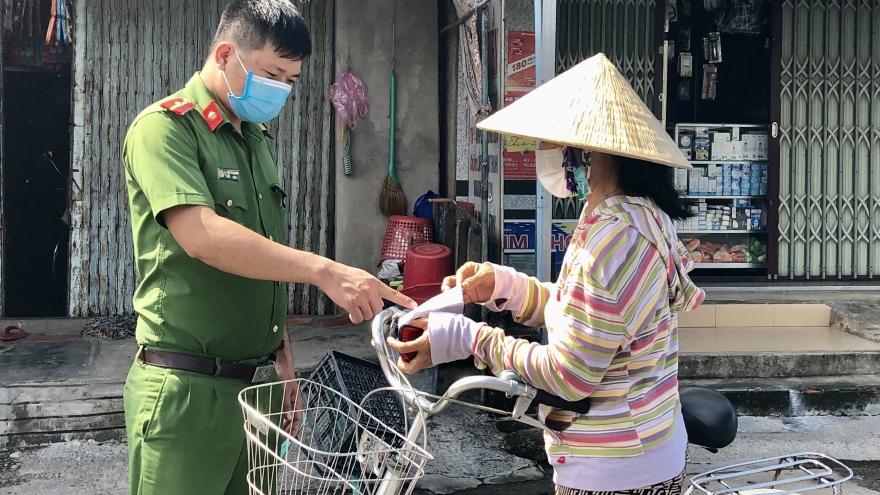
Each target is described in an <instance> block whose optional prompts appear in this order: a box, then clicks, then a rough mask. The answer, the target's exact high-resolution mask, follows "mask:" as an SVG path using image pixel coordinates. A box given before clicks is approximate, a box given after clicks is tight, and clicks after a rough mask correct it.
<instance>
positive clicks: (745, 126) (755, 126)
mask: <svg viewBox="0 0 880 495" xmlns="http://www.w3.org/2000/svg"><path fill="white" fill-rule="evenodd" d="M676 125H677V126H678V127H684V128H685V129H693V128H697V127H706V128H708V129H728V128H731V127H739V128H740V129H766V128H767V126H766V125H765V124H676Z"/></svg>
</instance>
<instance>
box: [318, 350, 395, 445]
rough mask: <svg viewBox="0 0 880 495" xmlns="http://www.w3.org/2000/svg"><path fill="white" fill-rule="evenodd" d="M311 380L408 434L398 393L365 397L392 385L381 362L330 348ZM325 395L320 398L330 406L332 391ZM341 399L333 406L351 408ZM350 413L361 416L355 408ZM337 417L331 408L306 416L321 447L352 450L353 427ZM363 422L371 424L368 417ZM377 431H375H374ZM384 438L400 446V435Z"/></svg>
mask: <svg viewBox="0 0 880 495" xmlns="http://www.w3.org/2000/svg"><path fill="white" fill-rule="evenodd" d="M309 380H310V381H312V382H316V383H319V384H321V385H324V386H325V387H328V388H331V389H333V390H336V391H337V392H339V393H340V394H342V395H343V396H345V397H347V398H348V399H350V400H351V401H352V402H354V403H355V404H361V405H362V407H363V408H364V409H365V410H366V411H367V412H369V413H370V414H372V415H373V416H374V417H375V418H376V419H378V420H379V421H381V422H383V423H385V425H387V426H388V427H389V428H392V429H393V430H394V431H396V432H398V433H400V434H401V435H404V436H405V435H406V425H407V421H406V415H405V412H404V408H403V403H402V402H401V400H400V396H399V394H398V393H397V392H394V391H382V392H377V393H375V394H372V395H370V398H369V399H367V400H366V401H365V402H364V398H365V397H366V396H367V395H368V394H369V393H370V392H372V391H373V390H376V389H378V388H384V387H388V386H389V384H388V380H387V379H386V378H385V374H384V373H383V372H382V368H381V366H379V365H378V364H376V363H371V362H369V361H365V360H363V359H359V358H356V357H354V356H349V355H347V354H343V353H341V352H337V351H328V352H327V355H326V356H324V358H323V359H322V360H321V362H320V363H318V366H317V367H316V368H315V370H314V371H313V372H312V374H311V375H310V376H309ZM310 392H311V393H307V394H305V396H306V397H309V396H312V397H316V395H315V393H316V392H317V391H310ZM326 395H327V397H322V398H321V399H320V400H321V403H322V404H323V405H329V404H327V402H328V401H329V400H332V399H331V398H330V394H326ZM340 402H342V401H341V400H339V399H338V397H337V400H336V403H334V404H332V406H334V407H336V408H342V407H349V408H351V406H350V404H348V403H340ZM351 409H353V408H351ZM347 413H348V415H349V416H350V417H352V418H358V413H357V412H356V411H354V410H349V411H347ZM337 419H338V418H336V415H335V414H330V413H329V411H327V412H325V413H323V414H322V413H321V412H320V411H318V412H314V413H312V414H309V415H307V417H306V421H308V422H309V423H310V426H311V428H312V429H313V432H314V434H315V441H316V442H318V443H319V444H320V446H321V448H322V450H326V451H329V452H349V451H351V449H352V448H353V447H354V443H355V442H356V441H357V439H355V438H353V434H354V426H353V425H352V424H351V423H349V422H345V421H337ZM361 424H362V425H363V426H364V427H369V421H368V420H367V418H364V419H363V420H362V421H361ZM370 429H373V428H370ZM374 433H376V432H375V431H374ZM383 436H385V435H383ZM385 437H386V438H385V440H386V441H387V442H389V443H390V444H392V445H393V446H398V444H399V443H401V442H400V441H399V438H397V437H393V436H385ZM389 437H391V438H389Z"/></svg>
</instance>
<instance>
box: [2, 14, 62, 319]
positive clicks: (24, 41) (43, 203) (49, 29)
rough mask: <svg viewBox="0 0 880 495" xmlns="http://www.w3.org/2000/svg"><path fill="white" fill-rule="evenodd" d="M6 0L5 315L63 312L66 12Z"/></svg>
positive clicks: (3, 148) (3, 151) (3, 177)
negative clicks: (7, 7) (7, 8)
mask: <svg viewBox="0 0 880 495" xmlns="http://www.w3.org/2000/svg"><path fill="white" fill-rule="evenodd" d="M7 5H8V6H9V10H7V11H6V12H5V16H3V18H4V20H5V22H3V39H2V52H3V57H2V69H3V70H2V107H0V108H2V112H0V116H2V126H0V127H2V133H0V134H2V157H3V160H2V167H0V177H2V186H3V190H2V203H3V208H2V225H3V229H2V234H3V242H2V243H0V259H2V268H3V269H2V272H0V273H2V275H3V276H2V283H3V286H4V288H5V294H6V297H5V305H4V306H5V315H6V316H9V317H20V316H64V315H65V313H66V309H67V269H68V260H67V253H68V251H67V244H68V238H69V225H68V220H69V215H68V212H67V197H68V186H69V183H70V181H69V174H68V171H69V168H70V134H69V132H70V130H69V126H70V108H71V99H70V95H71V93H70V89H71V84H70V82H71V54H72V50H71V44H70V36H71V32H72V27H71V26H70V25H69V24H68V19H70V14H71V12H70V9H69V7H66V3H65V2H63V1H57V0H52V1H44V2H34V1H25V2H15V3H14V4H13V3H12V2H7Z"/></svg>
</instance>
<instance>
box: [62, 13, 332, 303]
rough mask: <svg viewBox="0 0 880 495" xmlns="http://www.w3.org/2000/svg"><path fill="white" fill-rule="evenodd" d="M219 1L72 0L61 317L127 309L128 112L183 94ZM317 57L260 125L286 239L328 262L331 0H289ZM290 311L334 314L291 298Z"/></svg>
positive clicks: (314, 299)
mask: <svg viewBox="0 0 880 495" xmlns="http://www.w3.org/2000/svg"><path fill="white" fill-rule="evenodd" d="M225 3H226V2H225V0H200V1H199V2H187V1H185V0H154V1H150V2H142V1H136V0H90V1H88V2H76V3H75V7H76V33H75V37H74V39H75V47H74V64H75V65H74V74H73V79H74V87H73V99H74V101H73V121H74V127H73V136H72V151H73V153H72V167H71V168H72V169H73V181H74V184H73V186H72V190H71V223H72V225H71V229H72V232H71V244H70V254H71V256H70V303H69V314H70V315H71V316H90V315H108V314H130V313H132V312H133V308H132V303H131V298H132V294H133V293H134V289H135V287H136V284H137V277H136V274H135V268H134V265H133V256H134V255H133V248H132V242H131V226H130V221H129V214H128V196H127V193H126V189H125V175H124V170H123V167H122V164H121V147H122V143H123V139H124V137H125V132H126V130H127V128H128V124H129V123H130V122H131V121H132V119H133V118H134V117H135V116H136V115H137V113H138V112H139V111H140V110H141V109H143V108H144V107H146V106H148V105H149V104H150V103H152V102H153V101H156V100H158V99H160V98H162V97H164V96H166V95H168V94H171V93H173V92H174V91H176V90H178V89H179V88H181V87H182V86H183V85H184V84H185V83H186V81H187V80H188V79H189V78H190V77H192V75H193V73H195V71H197V70H199V69H200V68H201V66H202V64H203V62H204V59H205V57H206V55H207V51H208V47H209V45H210V42H211V39H212V38H213V35H214V31H215V29H216V26H217V22H218V20H219V18H220V13H221V11H222V9H223V6H224V5H225ZM297 5H298V7H299V8H300V9H301V10H302V11H303V14H304V15H305V16H306V18H307V19H308V20H309V24H310V27H311V29H312V37H313V42H314V44H315V48H316V50H315V54H314V55H313V57H312V58H311V59H310V60H309V61H308V62H307V63H306V64H305V68H304V73H303V78H302V80H301V82H300V83H298V84H297V85H296V92H295V95H294V97H293V98H294V99H293V100H292V101H291V102H289V103H288V105H287V106H286V107H285V110H284V112H283V113H282V115H281V117H279V119H278V120H277V121H276V122H273V123H271V124H270V127H271V128H272V133H273V135H274V136H275V150H274V152H275V155H276V156H277V158H278V165H279V171H280V174H281V178H282V184H283V185H284V187H285V189H286V190H287V191H288V194H289V195H290V196H289V201H288V208H289V209H290V213H289V218H290V223H289V230H290V232H291V233H290V236H289V238H290V242H291V243H292V245H293V246H295V247H297V248H300V249H307V250H310V251H313V252H317V253H319V254H322V255H327V256H332V255H333V239H332V235H333V234H332V233H333V229H332V225H333V210H334V208H333V201H334V198H333V196H332V194H331V190H332V187H333V183H332V174H331V173H330V170H328V168H330V167H332V163H333V162H332V160H331V159H330V149H331V146H330V143H331V141H330V139H331V136H332V124H330V122H331V121H330V115H331V113H330V108H331V107H332V106H331V104H330V102H329V100H328V99H327V98H326V94H327V89H328V87H329V84H330V81H329V78H330V77H332V49H333V45H332V43H333V25H334V13H335V10H334V8H335V0H310V1H309V2H307V3H298V4H297ZM290 294H291V297H290V307H289V310H290V311H291V313H298V314H323V313H325V312H327V311H330V310H332V308H331V307H330V305H329V304H326V301H324V300H323V298H319V297H318V295H317V293H316V292H315V291H314V290H304V289H302V288H298V289H296V290H291V291H290Z"/></svg>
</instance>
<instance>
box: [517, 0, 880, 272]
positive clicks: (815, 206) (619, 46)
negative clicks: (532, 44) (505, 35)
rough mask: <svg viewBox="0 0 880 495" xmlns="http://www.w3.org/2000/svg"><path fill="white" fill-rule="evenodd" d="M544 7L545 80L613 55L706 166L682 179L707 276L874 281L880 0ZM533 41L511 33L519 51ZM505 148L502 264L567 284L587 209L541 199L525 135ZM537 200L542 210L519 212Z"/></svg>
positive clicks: (619, 1) (693, 241) (684, 234)
mask: <svg viewBox="0 0 880 495" xmlns="http://www.w3.org/2000/svg"><path fill="white" fill-rule="evenodd" d="M535 3H536V9H535V13H536V19H537V22H536V25H537V26H538V27H537V31H538V33H537V37H538V40H537V42H536V45H537V46H539V47H540V46H543V47H544V49H543V52H542V50H541V48H538V49H537V50H536V51H537V53H538V54H539V56H538V57H537V59H538V60H537V65H538V66H539V67H541V66H543V69H541V68H539V69H538V71H539V72H538V76H537V77H536V79H538V80H539V81H540V80H542V78H543V80H547V79H548V78H550V77H552V76H553V75H555V74H558V73H560V72H562V71H564V70H566V69H568V68H569V67H571V66H573V65H575V64H577V63H578V62H580V61H582V60H584V59H585V58H588V57H589V56H591V55H593V54H595V53H598V52H603V53H605V54H606V55H607V56H608V57H609V58H610V59H611V60H612V61H613V62H614V63H615V64H616V65H617V67H618V68H619V69H620V71H621V72H622V73H623V74H624V76H626V77H627V79H628V80H629V81H630V82H631V84H632V85H633V87H634V88H635V89H636V91H637V93H639V94H640V95H641V96H642V98H643V99H644V101H645V102H646V103H647V104H648V106H649V107H650V108H652V109H654V111H655V114H656V115H657V118H658V119H661V120H664V121H665V123H666V125H667V128H668V131H669V133H670V135H671V136H673V137H674V138H675V139H676V141H677V142H678V143H679V145H680V147H681V149H682V152H683V153H684V154H685V155H687V156H689V157H690V159H691V160H692V163H693V165H694V171H693V172H688V173H684V174H679V175H677V176H676V177H675V179H676V183H677V184H678V185H679V187H680V189H681V190H682V192H683V193H684V194H685V195H686V196H687V198H688V202H689V204H690V205H691V207H692V210H693V212H694V213H695V215H696V216H695V218H694V219H693V220H690V221H688V222H687V223H686V224H685V223H682V224H681V225H679V234H680V237H681V238H682V239H683V240H684V241H685V243H686V244H687V245H688V247H689V248H690V250H691V252H692V254H693V256H694V257H695V258H696V259H697V260H698V264H697V267H698V268H697V270H696V272H695V276H696V277H698V278H700V279H703V280H706V281H723V282H731V283H736V282H756V281H762V280H763V281H767V280H770V281H782V280H795V281H808V280H829V281H830V280H838V279H839V280H846V281H853V282H858V281H863V280H867V281H872V280H873V279H874V274H875V272H877V271H878V268H877V267H875V264H876V260H877V259H878V256H880V201H878V200H880V197H878V196H880V172H878V171H880V136H878V133H877V130H876V129H877V126H878V123H880V88H878V85H877V84H876V82H875V80H876V79H877V75H878V70H880V53H878V52H877V50H874V49H872V47H874V46H875V45H876V41H875V40H876V39H878V38H877V37H876V36H877V34H878V32H877V30H878V28H880V5H875V3H873V2H856V1H843V2H831V1H826V0H822V1H809V0H802V1H788V2H782V1H781V0H766V1H760V0H740V1H733V0H731V1H728V2H726V3H725V7H724V8H721V9H718V8H716V5H717V4H718V2H711V1H710V2H698V1H689V0H677V1H676V0H671V1H670V2H669V3H668V4H666V2H662V1H661V2H659V6H658V4H657V3H655V2H654V1H646V0H615V1H599V0H544V1H542V0H536V2H535ZM547 19H552V20H553V21H555V22H548V21H547ZM664 41H665V43H664ZM521 46H522V43H520V42H517V41H516V40H513V41H512V42H511V41H510V39H509V43H508V46H507V48H506V49H507V51H508V52H509V53H512V51H513V50H516V49H521V48H518V47H521ZM548 46H552V48H553V49H552V50H548ZM664 46H666V48H665V50H664ZM540 53H544V56H543V57H541V56H540ZM548 53H549V54H555V57H552V59H551V56H548ZM509 56H510V55H509ZM548 64H552V67H549V66H548ZM511 69H512V68H511V67H510V66H508V70H511ZM515 69H516V68H515V67H514V68H513V70H514V71H515ZM508 89H510V88H508ZM512 144H513V145H515V146H511V145H512ZM507 145H508V148H507V150H506V152H505V167H504V173H505V176H504V179H505V180H504V193H505V207H506V208H508V209H505V211H504V218H505V223H504V227H505V235H504V247H505V251H504V254H505V261H506V262H507V263H509V264H511V265H514V266H517V267H518V268H520V269H522V270H524V271H528V272H532V273H538V274H539V276H540V277H541V278H544V279H552V278H555V272H556V270H555V268H556V266H557V265H558V262H559V258H560V256H558V255H559V254H560V253H561V252H562V251H564V249H565V246H566V245H567V239H566V236H567V234H568V233H570V232H571V230H572V229H573V227H574V223H575V221H576V220H575V219H576V218H577V215H578V213H579V210H580V205H578V204H576V203H575V201H574V200H559V199H555V198H549V197H544V198H542V191H541V188H540V187H536V182H535V180H534V172H533V171H534V169H533V168H532V169H531V176H530V175H529V169H528V166H529V157H530V156H532V157H533V153H532V152H531V151H530V150H528V145H527V144H525V143H519V142H517V143H510V142H509V141H508V142H507ZM512 157H515V158H514V159H510V158H512ZM531 163H532V166H533V161H532V162H531ZM511 197H514V198H515V199H514V200H511ZM529 202H531V205H534V207H532V208H510V207H511V206H515V205H514V204H515V203H525V204H528V203H529Z"/></svg>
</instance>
